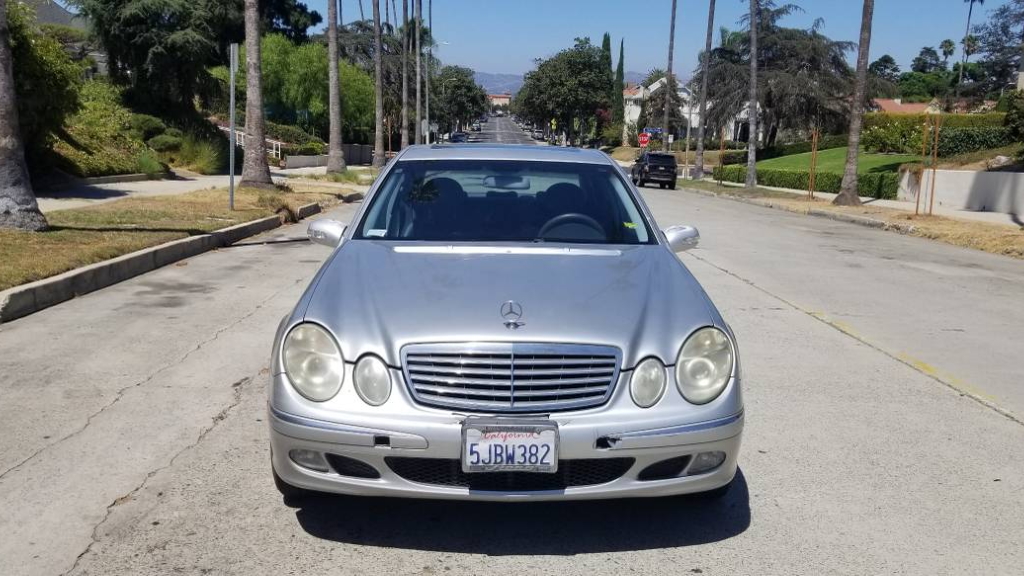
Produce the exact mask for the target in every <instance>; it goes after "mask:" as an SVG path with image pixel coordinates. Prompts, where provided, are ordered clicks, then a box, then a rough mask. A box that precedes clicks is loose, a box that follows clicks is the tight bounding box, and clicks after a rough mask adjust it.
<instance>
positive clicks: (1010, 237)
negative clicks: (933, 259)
mask: <svg viewBox="0 0 1024 576" xmlns="http://www.w3.org/2000/svg"><path fill="white" fill-rule="evenodd" d="M680 185H681V186H683V187H686V188H698V189H701V190H706V191H709V192H714V193H716V194H723V195H729V196H739V197H745V198H762V199H766V200H771V202H772V204H774V205H777V206H780V207H782V208H785V209H786V210H789V211H791V212H799V213H804V214H806V213H807V211H808V210H811V209H814V210H825V211H830V212H837V213H843V214H853V215H857V216H866V217H868V218H873V219H875V220H881V221H883V222H885V228H886V229H888V230H892V231H896V232H899V233H901V234H906V235H909V236H917V237H920V238H929V239H931V240H938V241H940V242H945V243H947V244H952V245H954V246H960V247H962V248H973V249H975V250H982V251H985V252H990V253H992V254H1000V255H1003V256H1010V257H1012V258H1020V259H1024V226H1020V227H1018V226H1010V225H1003V224H989V223H986V222H975V221H969V220H958V219H954V218H944V217H942V216H921V215H914V214H911V213H909V212H906V211H904V210H897V209H895V208H884V207H881V206H875V205H872V204H865V205H863V206H835V205H833V204H832V203H831V202H829V201H827V200H817V199H816V200H813V201H812V200H808V199H807V198H802V197H799V196H794V195H793V194H789V193H786V192H779V191H777V190H765V189H764V188H757V189H755V190H753V191H750V190H745V189H743V188H733V187H731V186H719V185H717V184H715V183H713V182H686V183H681V184H680Z"/></svg>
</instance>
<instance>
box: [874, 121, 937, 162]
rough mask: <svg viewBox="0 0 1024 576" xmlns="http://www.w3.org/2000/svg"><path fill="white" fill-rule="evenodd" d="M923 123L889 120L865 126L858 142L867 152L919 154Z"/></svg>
mask: <svg viewBox="0 0 1024 576" xmlns="http://www.w3.org/2000/svg"><path fill="white" fill-rule="evenodd" d="M922 131H923V124H918V125H916V126H913V125H909V124H906V123H903V122H889V123H887V124H875V125H873V126H869V127H866V128H865V129H864V131H863V132H861V135H860V143H861V145H862V146H864V149H865V150H867V151H868V152H877V153H881V154H920V153H921V133H922Z"/></svg>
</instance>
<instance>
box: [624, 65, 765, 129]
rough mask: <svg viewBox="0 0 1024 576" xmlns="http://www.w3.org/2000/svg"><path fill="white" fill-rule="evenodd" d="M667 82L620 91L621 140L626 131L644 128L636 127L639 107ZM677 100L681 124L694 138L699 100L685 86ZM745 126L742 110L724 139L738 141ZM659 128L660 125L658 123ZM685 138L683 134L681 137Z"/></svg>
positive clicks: (631, 87)
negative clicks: (679, 101)
mask: <svg viewBox="0 0 1024 576" xmlns="http://www.w3.org/2000/svg"><path fill="white" fill-rule="evenodd" d="M667 82H668V81H667V80H666V79H665V78H661V79H660V80H658V81H656V82H654V83H652V84H651V85H650V86H649V87H647V88H644V87H643V86H627V87H626V89H625V90H623V91H622V99H623V102H624V110H625V120H626V122H625V126H624V127H623V133H622V138H623V140H624V141H625V140H627V139H628V136H629V134H628V132H627V131H628V130H629V129H630V128H631V127H632V129H634V130H636V131H637V132H640V131H642V130H643V129H644V128H645V127H644V126H637V122H638V121H639V120H640V106H641V105H643V103H644V100H646V99H647V98H648V97H650V95H651V94H653V93H655V92H657V91H658V90H660V89H662V88H663V87H664V86H665V85H666V83H667ZM679 98H680V99H681V100H682V102H683V105H682V106H681V107H680V112H681V113H682V117H683V122H684V124H685V125H686V126H693V127H694V132H693V133H692V134H691V137H693V138H696V137H697V132H696V128H697V127H698V126H700V99H699V98H698V97H697V95H696V94H694V93H693V92H691V91H690V89H689V88H687V87H686V86H680V87H679ZM713 105H714V104H713V103H712V102H708V108H709V109H710V108H711V107H712V106H713ZM746 125H747V110H746V108H744V109H743V110H742V111H740V113H739V114H737V115H736V116H734V117H733V120H732V122H731V123H730V126H729V133H728V134H727V135H726V138H728V139H730V140H739V139H740V136H741V132H742V131H743V130H744V128H745V127H746ZM658 126H661V123H660V122H659V123H658ZM682 136H683V137H685V132H684V133H683V135H682Z"/></svg>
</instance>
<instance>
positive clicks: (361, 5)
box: [359, 0, 366, 20]
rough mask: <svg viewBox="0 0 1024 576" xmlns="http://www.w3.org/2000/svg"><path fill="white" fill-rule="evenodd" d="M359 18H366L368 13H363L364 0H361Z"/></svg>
mask: <svg viewBox="0 0 1024 576" xmlns="http://www.w3.org/2000/svg"><path fill="white" fill-rule="evenodd" d="M359 19H360V20H366V15H365V14H363V0H359Z"/></svg>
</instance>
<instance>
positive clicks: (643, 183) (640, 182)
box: [636, 178, 647, 188]
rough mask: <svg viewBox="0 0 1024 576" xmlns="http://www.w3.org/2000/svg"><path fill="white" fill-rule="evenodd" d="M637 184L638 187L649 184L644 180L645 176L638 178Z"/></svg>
mask: <svg viewBox="0 0 1024 576" xmlns="http://www.w3.org/2000/svg"><path fill="white" fill-rule="evenodd" d="M636 186H637V188H643V187H645V186H647V183H646V182H644V180H643V178H640V179H638V180H637V183H636Z"/></svg>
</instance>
